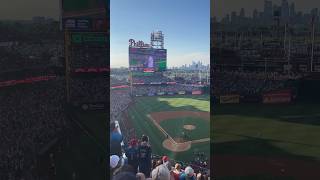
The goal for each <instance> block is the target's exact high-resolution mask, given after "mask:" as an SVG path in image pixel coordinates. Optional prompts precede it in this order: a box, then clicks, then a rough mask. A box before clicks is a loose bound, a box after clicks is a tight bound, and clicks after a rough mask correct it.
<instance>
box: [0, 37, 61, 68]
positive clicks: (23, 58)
mask: <svg viewBox="0 0 320 180" xmlns="http://www.w3.org/2000/svg"><path fill="white" fill-rule="evenodd" d="M62 47H63V46H62V42H61V41H55V42H50V43H46V42H38V43H30V42H15V43H13V44H9V45H8V46H0V54H1V58H0V72H3V71H9V70H18V69H21V68H27V67H39V66H48V65H50V64H57V62H58V61H57V59H58V57H61V56H62Z"/></svg>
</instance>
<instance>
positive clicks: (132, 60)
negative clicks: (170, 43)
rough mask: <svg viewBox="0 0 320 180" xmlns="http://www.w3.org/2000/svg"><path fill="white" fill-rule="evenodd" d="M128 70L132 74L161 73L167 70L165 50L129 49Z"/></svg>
mask: <svg viewBox="0 0 320 180" xmlns="http://www.w3.org/2000/svg"><path fill="white" fill-rule="evenodd" d="M129 68H130V71H132V72H141V73H142V72H144V73H153V72H162V71H165V70H166V69H167V50H166V49H155V48H151V47H150V48H140V47H129Z"/></svg>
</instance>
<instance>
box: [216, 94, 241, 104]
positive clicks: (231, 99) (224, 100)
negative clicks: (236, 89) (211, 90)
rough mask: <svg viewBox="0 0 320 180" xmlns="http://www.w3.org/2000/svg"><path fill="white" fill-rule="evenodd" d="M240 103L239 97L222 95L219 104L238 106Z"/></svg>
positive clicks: (236, 95)
mask: <svg viewBox="0 0 320 180" xmlns="http://www.w3.org/2000/svg"><path fill="white" fill-rule="evenodd" d="M239 102H240V95H238V94H233V95H224V96H220V104H238V103H239Z"/></svg>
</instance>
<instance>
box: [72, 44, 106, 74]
mask: <svg viewBox="0 0 320 180" xmlns="http://www.w3.org/2000/svg"><path fill="white" fill-rule="evenodd" d="M71 53H72V58H71V59H70V68H71V69H77V68H97V67H108V64H107V63H108V61H107V59H106V57H108V54H107V51H106V50H105V49H104V48H90V47H84V48H80V47H78V48H74V49H73V50H72V52H71ZM93 60H94V61H93Z"/></svg>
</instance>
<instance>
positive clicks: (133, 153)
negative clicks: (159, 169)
mask: <svg viewBox="0 0 320 180" xmlns="http://www.w3.org/2000/svg"><path fill="white" fill-rule="evenodd" d="M138 155H139V154H138V146H137V140H136V139H131V141H130V142H129V147H128V148H127V149H126V156H127V158H128V164H129V165H131V166H132V167H133V168H134V170H135V173H137V170H138V165H139V164H138V160H139V156H138Z"/></svg>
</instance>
